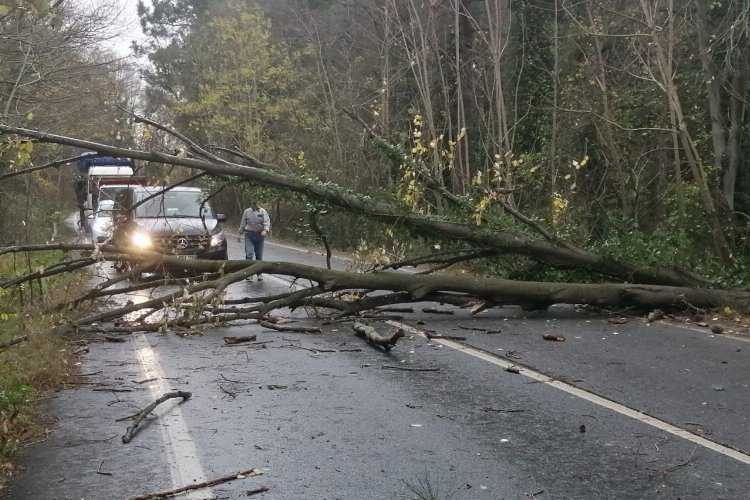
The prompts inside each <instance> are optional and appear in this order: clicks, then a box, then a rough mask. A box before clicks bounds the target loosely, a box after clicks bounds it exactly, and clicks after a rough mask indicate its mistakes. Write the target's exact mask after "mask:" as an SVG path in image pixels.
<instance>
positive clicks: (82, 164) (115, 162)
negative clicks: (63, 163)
mask: <svg viewBox="0 0 750 500" xmlns="http://www.w3.org/2000/svg"><path fill="white" fill-rule="evenodd" d="M98 166H113V167H132V166H133V160H131V159H130V158H114V157H112V156H100V155H98V154H96V153H92V154H91V156H90V157H88V158H83V159H81V160H78V165H77V169H78V172H79V173H80V174H83V175H85V174H87V173H88V171H89V169H90V168H91V167H98Z"/></svg>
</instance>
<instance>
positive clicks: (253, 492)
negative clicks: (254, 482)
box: [247, 486, 271, 497]
mask: <svg viewBox="0 0 750 500" xmlns="http://www.w3.org/2000/svg"><path fill="white" fill-rule="evenodd" d="M267 491H271V488H269V487H268V486H261V487H260V488H255V489H254V490H248V491H247V496H249V497H251V496H253V495H257V494H258V493H265V492H267Z"/></svg>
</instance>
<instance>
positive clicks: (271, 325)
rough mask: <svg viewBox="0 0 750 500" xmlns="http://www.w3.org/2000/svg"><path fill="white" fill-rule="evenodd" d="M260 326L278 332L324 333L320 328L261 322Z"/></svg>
mask: <svg viewBox="0 0 750 500" xmlns="http://www.w3.org/2000/svg"><path fill="white" fill-rule="evenodd" d="M258 324H259V325H260V326H262V327H263V328H268V329H269V330H276V331H277V332H293V333H322V332H321V330H320V328H318V327H314V326H295V325H277V324H275V323H271V322H270V321H259V322H258Z"/></svg>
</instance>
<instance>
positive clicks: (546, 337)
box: [542, 333, 565, 342]
mask: <svg viewBox="0 0 750 500" xmlns="http://www.w3.org/2000/svg"><path fill="white" fill-rule="evenodd" d="M542 338H543V339H544V340H549V341H550V342H565V337H563V336H562V335H555V334H552V333H545V334H544V335H542Z"/></svg>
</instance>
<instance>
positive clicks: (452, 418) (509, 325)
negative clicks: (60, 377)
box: [9, 241, 750, 499]
mask: <svg viewBox="0 0 750 500" xmlns="http://www.w3.org/2000/svg"><path fill="white" fill-rule="evenodd" d="M266 253H267V255H266V258H268V259H273V260H290V261H297V262H304V263H310V264H315V265H321V264H322V263H323V262H324V258H323V257H322V256H320V255H318V254H315V253H311V252H305V251H300V250H298V249H294V248H292V247H287V246H282V245H274V244H269V245H268V246H267V249H266ZM240 255H241V249H240V247H239V244H238V243H237V242H235V241H232V242H231V248H230V256H234V257H239V256H240ZM334 265H335V266H336V267H339V268H344V267H346V266H347V265H348V262H347V261H346V260H345V259H334ZM288 287H289V283H288V282H286V281H284V280H282V279H279V278H276V277H272V276H271V277H267V278H266V280H265V281H264V282H263V283H257V282H256V283H240V284H237V285H234V287H233V288H232V289H231V290H230V292H229V293H230V294H238V293H246V294H254V295H265V294H268V293H274V292H281V291H284V290H286V289H288ZM133 299H134V300H138V297H137V296H135V297H133ZM443 309H445V310H451V311H452V312H453V314H451V315H447V314H431V313H424V312H421V308H420V307H419V306H417V307H416V310H417V311H418V312H417V313H415V314H407V315H405V316H404V318H403V319H401V320H399V321H398V322H399V323H402V324H403V325H405V326H407V327H409V328H410V329H409V330H408V332H409V336H407V338H405V339H403V341H402V342H400V343H399V344H398V345H397V347H396V348H395V349H393V351H392V352H391V353H390V354H385V353H382V352H380V351H378V350H375V349H373V348H370V347H368V346H367V345H366V344H364V343H363V342H362V341H361V340H360V339H358V338H356V337H354V336H353V335H352V333H351V331H350V330H349V327H348V326H346V325H343V324H342V325H328V326H326V327H325V333H324V335H300V334H291V333H289V334H281V333H279V332H273V331H268V330H265V329H263V328H261V327H259V326H257V325H243V326H234V327H225V328H215V329H212V330H210V331H207V332H206V333H205V335H202V336H191V337H187V338H182V337H179V336H176V335H174V334H163V335H162V334H145V335H134V336H132V338H129V339H128V341H127V342H126V343H122V344H112V343H92V344H91V345H90V346H89V348H90V353H89V354H87V355H86V356H85V357H84V359H82V363H83V364H82V366H81V372H82V373H83V374H89V375H85V376H84V377H82V378H83V379H84V380H85V382H86V383H85V384H82V385H80V386H78V387H76V388H75V389H70V390H65V391H61V392H59V393H57V394H56V395H55V396H54V397H52V398H50V399H49V400H48V401H47V404H46V406H47V410H48V411H49V412H50V414H51V415H53V416H54V417H55V419H56V423H55V425H51V426H50V428H51V432H50V435H49V437H48V439H47V440H46V441H44V442H41V443H38V444H35V445H33V446H30V447H29V448H28V449H27V451H26V453H25V456H24V463H23V465H24V466H25V468H26V472H25V473H24V474H23V475H22V476H21V477H20V478H19V479H18V480H17V481H16V482H15V483H14V484H13V485H12V486H11V489H10V494H9V498H14V499H16V498H17V499H63V498H65V499H68V498H69V499H82V498H85V499H100V498H107V499H109V498H113V499H115V498H130V497H134V496H137V495H139V494H145V493H151V492H156V491H160V490H169V489H172V488H176V487H180V486H184V485H186V484H191V483H194V482H201V481H205V480H207V479H212V478H215V477H220V476H224V475H227V474H230V473H233V472H237V471H240V470H244V469H250V468H260V469H262V470H263V475H261V476H258V477H252V478H245V479H237V480H234V481H231V482H227V483H224V484H221V485H218V486H214V487H212V488H211V489H202V490H199V492H197V493H193V494H192V495H190V496H187V497H182V498H206V499H208V498H227V499H234V498H247V496H246V492H247V491H249V490H253V489H255V488H258V487H259V486H261V485H263V486H268V487H269V488H270V490H269V491H268V492H267V493H263V494H259V495H257V498H273V499H276V498H278V499H391V498H394V499H398V498H437V499H447V498H453V499H497V498H507V499H517V498H539V499H561V498H571V499H578V498H674V499H676V498H681V499H688V498H700V499H713V498H727V499H729V498H732V499H734V498H737V499H741V498H750V456H748V453H750V433H748V430H750V425H749V421H748V419H749V418H750V417H749V416H748V415H750V386H749V384H750V380H748V379H749V377H748V375H750V373H749V372H748V366H750V343H748V342H747V341H744V340H741V339H736V338H731V337H726V336H717V335H711V334H708V333H706V332H702V331H693V330H688V329H685V328H678V327H675V326H670V325H667V324H661V323H655V324H651V325H647V324H645V323H644V322H643V321H641V320H639V319H632V320H631V321H630V322H628V323H626V324H622V325H611V324H609V323H607V321H606V320H605V319H604V318H601V317H590V316H586V315H584V314H581V313H577V312H575V311H573V310H571V309H559V310H555V311H552V312H548V313H546V314H544V315H537V316H535V317H523V316H522V315H521V314H520V312H519V311H516V310H513V309H508V310H504V311H492V312H485V313H482V314H481V315H479V317H476V318H472V317H470V316H469V315H467V314H466V313H464V312H463V311H458V310H455V309H450V308H443ZM297 314H298V316H299V315H300V314H301V313H297ZM397 324H398V323H394V324H392V325H389V327H392V328H395V327H396V325H397ZM425 330H427V331H431V332H434V333H440V334H444V335H453V336H457V335H459V336H463V337H466V340H465V341H462V342H451V341H434V340H433V341H430V340H428V339H427V338H426V337H424V336H423V335H421V333H420V332H423V331H425ZM498 330H499V332H498ZM488 331H489V332H493V331H494V332H496V333H487V332H488ZM545 333H553V334H556V335H562V336H564V337H565V338H566V340H565V342H550V341H545V340H543V339H542V335H543V334H545ZM246 334H257V335H258V341H261V342H268V343H266V344H260V345H254V346H239V347H225V346H224V345H223V344H224V342H223V341H222V337H223V336H225V335H246ZM511 365H512V366H514V367H516V369H513V370H512V371H513V372H515V371H518V372H519V373H513V372H511V371H507V370H506V368H507V367H508V366H511ZM393 367H396V368H411V369H420V370H421V369H430V370H431V371H407V370H403V369H394V368H393ZM148 379H155V380H152V381H149V382H144V380H148ZM171 389H179V390H187V391H191V392H192V394H193V397H192V398H191V399H190V400H188V401H186V402H184V403H182V404H178V403H177V402H176V401H177V400H172V401H171V402H168V403H165V404H163V405H161V406H160V407H159V408H158V409H157V411H156V412H155V415H156V417H154V418H151V419H150V420H149V421H148V425H147V426H146V427H144V428H143V429H142V430H141V432H140V433H139V434H138V435H137V436H136V437H135V439H134V440H133V441H132V442H131V443H129V444H127V445H126V444H123V443H122V442H121V440H120V436H121V435H122V434H123V433H124V431H125V428H126V427H127V425H129V424H128V422H116V419H118V418H122V417H126V416H128V415H130V414H132V413H134V412H136V411H137V410H138V409H139V408H142V407H144V406H145V405H146V404H148V403H149V402H151V401H152V400H154V399H155V398H156V397H158V396H159V395H160V394H162V393H163V392H166V391H168V390H171ZM115 391H118V392H115ZM119 391H123V392H119Z"/></svg>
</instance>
